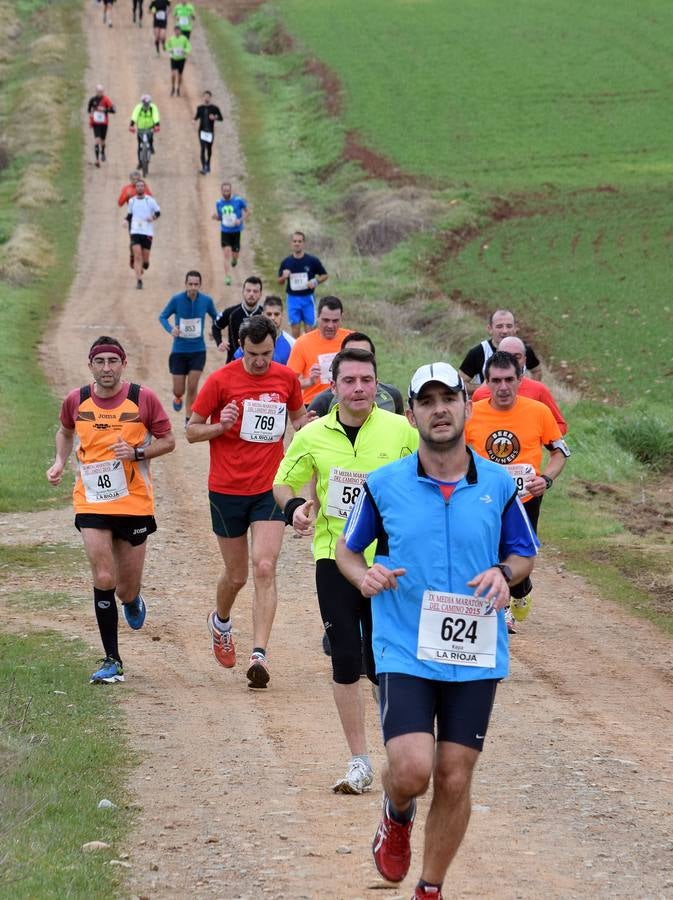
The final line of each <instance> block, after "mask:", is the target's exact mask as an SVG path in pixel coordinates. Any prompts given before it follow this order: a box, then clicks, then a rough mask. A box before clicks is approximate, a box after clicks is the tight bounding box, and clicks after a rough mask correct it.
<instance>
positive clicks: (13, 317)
mask: <svg viewBox="0 0 673 900" xmlns="http://www.w3.org/2000/svg"><path fill="white" fill-rule="evenodd" d="M80 18H81V3H80V2H79V0H62V2H60V3H58V4H51V3H46V2H44V0H42V2H39V0H33V2H31V0H23V2H20V3H17V4H16V5H15V6H14V7H13V8H12V15H11V20H10V19H7V20H5V19H4V18H3V21H4V22H6V23H8V26H7V27H8V28H9V31H10V33H11V35H13V37H12V38H11V39H9V37H8V34H7V33H5V34H4V35H3V37H4V41H3V43H4V47H5V49H4V53H5V56H4V65H3V91H2V100H1V101H0V131H1V132H2V149H3V152H4V153H5V154H6V161H7V163H8V165H7V166H6V168H4V169H2V170H1V171H0V210H1V212H0V289H1V290H2V295H3V302H2V306H1V307H0V356H1V357H2V360H3V376H4V384H3V387H4V389H3V391H2V394H1V395H0V416H2V420H3V424H4V427H3V429H2V432H1V435H0V459H1V462H0V483H1V485H2V490H1V491H0V511H12V510H20V509H35V508H40V507H45V506H48V505H51V504H55V503H59V502H62V501H63V499H64V498H65V496H66V495H67V493H68V487H67V485H64V486H63V487H62V488H61V489H58V490H56V491H55V490H54V489H52V488H51V487H50V486H49V485H48V484H47V482H46V479H45V477H44V472H45V470H46V469H47V467H48V465H49V462H50V460H51V458H52V455H53V434H54V430H55V423H56V421H57V414H58V406H57V404H56V401H55V400H54V398H53V396H52V395H51V393H50V391H49V388H48V385H47V383H46V380H45V377H44V374H43V372H42V369H41V368H40V367H39V365H38V364H37V360H36V348H37V346H38V344H39V342H40V339H41V338H42V336H43V334H44V333H45V330H46V329H47V328H48V324H49V320H50V317H51V316H52V315H53V313H54V311H55V310H57V309H58V308H59V307H60V306H61V304H62V303H63V301H64V299H65V297H66V296H67V293H68V289H69V286H70V283H71V280H72V277H73V273H74V265H73V261H74V256H75V249H76V242H77V235H78V233H79V224H80V195H81V191H80V187H81V178H82V172H81V160H82V139H81V130H80V124H79V122H80V110H81V103H82V83H81V82H82V72H83V69H84V65H85V52H84V43H83V41H82V38H81V22H80ZM0 30H1V26H0ZM37 110H39V112H37ZM44 363H45V366H46V368H47V369H48V368H49V365H50V359H49V355H48V348H47V355H46V357H45V360H44Z"/></svg>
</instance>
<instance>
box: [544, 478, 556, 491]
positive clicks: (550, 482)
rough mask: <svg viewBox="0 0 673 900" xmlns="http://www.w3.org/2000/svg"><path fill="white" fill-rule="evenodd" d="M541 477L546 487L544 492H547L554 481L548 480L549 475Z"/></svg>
mask: <svg viewBox="0 0 673 900" xmlns="http://www.w3.org/2000/svg"><path fill="white" fill-rule="evenodd" d="M542 477H543V478H544V480H545V483H546V485H547V486H546V488H545V491H548V490H549V489H550V488H551V486H552V485H553V484H554V479H553V478H550V477H549V475H543V476H542Z"/></svg>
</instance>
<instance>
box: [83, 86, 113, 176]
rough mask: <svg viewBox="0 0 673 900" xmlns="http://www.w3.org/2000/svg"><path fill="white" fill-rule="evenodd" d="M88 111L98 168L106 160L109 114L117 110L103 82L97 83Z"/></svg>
mask: <svg viewBox="0 0 673 900" xmlns="http://www.w3.org/2000/svg"><path fill="white" fill-rule="evenodd" d="M86 111H87V113H88V114H89V127H90V128H92V129H93V139H94V153H95V154H96V168H97V169H99V168H100V164H101V163H102V162H105V139H106V137H107V127H108V124H109V119H108V116H110V115H112V114H113V113H115V112H116V111H117V110H116V109H115V106H114V103H113V102H112V100H110V98H109V97H108V96H107V95H106V93H105V90H104V88H103V85H102V84H97V85H96V93H95V94H94V95H93V97H92V98H91V99H90V100H89V102H88V104H87V109H86Z"/></svg>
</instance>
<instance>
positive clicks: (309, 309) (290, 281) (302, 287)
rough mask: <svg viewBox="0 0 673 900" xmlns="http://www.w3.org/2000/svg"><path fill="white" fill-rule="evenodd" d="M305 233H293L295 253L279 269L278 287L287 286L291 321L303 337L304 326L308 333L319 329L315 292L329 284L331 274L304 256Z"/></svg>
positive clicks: (316, 259)
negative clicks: (326, 282) (302, 327)
mask: <svg viewBox="0 0 673 900" xmlns="http://www.w3.org/2000/svg"><path fill="white" fill-rule="evenodd" d="M305 240H306V236H305V235H304V232H303V231H294V232H292V253H291V255H290V256H286V257H285V259H284V260H283V261H282V262H281V264H280V265H279V266H278V284H284V285H285V291H286V294H287V320H288V322H289V323H290V328H291V330H292V334H293V335H294V336H295V337H299V335H300V334H301V326H302V322H303V324H304V331H306V332H308V331H310V330H311V328H313V326H314V325H315V293H314V292H315V289H316V288H317V287H318V285H319V284H322V283H323V282H324V281H327V278H328V276H327V272H326V271H325V267H324V266H323V264H322V263H321V262H320V260H319V259H318V257H317V256H311V254H310V253H305V252H304V242H305Z"/></svg>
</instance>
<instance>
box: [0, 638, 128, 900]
mask: <svg viewBox="0 0 673 900" xmlns="http://www.w3.org/2000/svg"><path fill="white" fill-rule="evenodd" d="M88 656H89V652H88V648H87V649H86V650H85V648H84V647H83V645H80V644H79V643H74V642H73V643H69V644H67V645H65V646H64V644H63V641H62V640H61V639H59V638H57V637H55V636H53V635H50V634H48V633H44V632H43V633H41V634H39V635H34V636H29V637H25V636H21V637H16V636H13V635H6V634H4V635H3V634H0V771H1V774H2V778H0V806H1V807H2V821H1V823H0V861H1V864H0V894H2V895H3V896H6V897H13V898H17V900H18V898H26V900H28V898H34V897H87V898H101V900H102V898H105V897H109V896H111V895H113V894H114V896H121V889H120V882H119V878H118V873H119V871H120V869H118V868H115V867H114V866H110V864H109V863H110V860H111V859H112V858H113V857H114V856H115V855H117V854H118V853H119V852H120V850H121V852H123V847H124V844H123V843H121V841H122V840H123V835H124V834H125V833H126V832H127V830H128V828H129V825H130V814H129V813H128V811H127V810H126V809H125V806H126V805H127V798H126V796H125V793H124V785H123V782H124V778H125V775H126V770H127V764H126V763H125V762H124V755H123V754H120V753H119V747H120V742H121V740H122V736H121V731H120V715H119V711H118V709H117V707H116V704H114V703H111V702H110V696H109V695H108V693H107V692H106V691H105V690H95V689H93V688H92V687H91V686H90V685H89V684H88V674H89V672H88V669H87V658H88ZM103 798H107V799H110V800H112V801H113V802H114V803H115V804H116V806H117V807H118V808H117V809H101V810H99V809H98V808H97V805H98V802H99V801H100V800H101V799H103ZM94 840H98V841H104V842H105V843H107V844H109V845H110V849H109V850H103V851H100V852H98V853H84V852H83V851H82V849H81V848H82V845H83V844H84V843H86V842H88V841H94Z"/></svg>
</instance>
